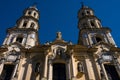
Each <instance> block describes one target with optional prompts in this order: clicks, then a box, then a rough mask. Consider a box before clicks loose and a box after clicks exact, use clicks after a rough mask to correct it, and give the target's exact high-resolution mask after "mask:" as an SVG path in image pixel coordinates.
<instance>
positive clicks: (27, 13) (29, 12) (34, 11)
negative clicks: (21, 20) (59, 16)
mask: <svg viewBox="0 0 120 80" xmlns="http://www.w3.org/2000/svg"><path fill="white" fill-rule="evenodd" d="M24 15H25V16H31V17H33V18H35V19H37V20H38V19H39V12H38V9H37V8H36V6H35V5H34V6H31V7H29V8H27V9H26V10H25V13H24Z"/></svg>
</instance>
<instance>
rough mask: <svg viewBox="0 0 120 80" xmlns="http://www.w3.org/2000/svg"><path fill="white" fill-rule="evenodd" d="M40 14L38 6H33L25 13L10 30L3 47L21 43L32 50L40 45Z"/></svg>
mask: <svg viewBox="0 0 120 80" xmlns="http://www.w3.org/2000/svg"><path fill="white" fill-rule="evenodd" d="M38 20H39V12H38V9H37V8H36V6H31V7H29V8H27V9H26V10H25V11H24V14H23V16H22V17H20V18H19V19H18V20H17V22H16V25H15V27H13V28H9V29H8V31H7V32H8V35H7V37H6V38H5V40H4V43H3V45H11V44H12V43H19V44H21V45H22V46H24V47H25V48H31V47H33V46H35V45H36V44H38V29H39V23H38Z"/></svg>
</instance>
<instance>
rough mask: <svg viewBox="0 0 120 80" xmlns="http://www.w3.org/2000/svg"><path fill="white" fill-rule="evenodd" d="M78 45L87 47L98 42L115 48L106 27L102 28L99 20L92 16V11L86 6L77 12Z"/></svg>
mask: <svg viewBox="0 0 120 80" xmlns="http://www.w3.org/2000/svg"><path fill="white" fill-rule="evenodd" d="M78 19H79V20H78V29H79V37H78V44H82V45H85V46H87V47H90V46H93V45H95V44H97V43H99V42H104V43H107V44H111V45H114V46H115V42H114V40H113V38H112V36H111V34H110V32H111V30H110V29H109V28H108V27H103V26H102V24H101V21H100V19H98V18H97V17H96V16H95V15H94V11H93V10H92V9H91V8H89V7H88V6H84V5H82V7H81V9H80V10H79V11H78Z"/></svg>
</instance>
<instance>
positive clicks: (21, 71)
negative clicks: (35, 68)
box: [18, 58, 27, 80]
mask: <svg viewBox="0 0 120 80" xmlns="http://www.w3.org/2000/svg"><path fill="white" fill-rule="evenodd" d="M26 60H27V59H26V58H23V59H22V60H21V61H20V65H19V76H18V80H23V77H24V76H25V75H24V72H25V64H26Z"/></svg>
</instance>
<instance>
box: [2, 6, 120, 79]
mask: <svg viewBox="0 0 120 80" xmlns="http://www.w3.org/2000/svg"><path fill="white" fill-rule="evenodd" d="M78 19H79V20H78V29H79V34H78V43H77V44H73V43H72V42H67V41H64V40H63V39H62V33H61V32H57V34H56V39H55V40H54V41H53V42H47V43H45V44H44V45H43V44H40V43H39V41H38V29H39V23H38V20H39V11H38V9H37V8H36V7H35V6H31V7H29V8H27V9H25V11H24V14H23V16H22V17H21V18H19V19H18V20H17V25H16V26H14V27H13V28H9V29H8V30H7V33H8V34H7V37H6V38H5V40H4V42H3V45H2V46H1V47H0V80H120V49H119V48H118V47H117V46H116V44H115V42H114V40H113V38H112V36H111V34H110V32H111V30H110V29H109V28H106V27H103V26H102V25H101V22H100V20H99V19H98V18H97V17H96V16H95V15H94V12H93V10H92V9H91V8H89V7H88V6H84V5H82V7H81V9H80V10H79V11H78Z"/></svg>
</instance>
